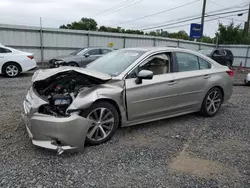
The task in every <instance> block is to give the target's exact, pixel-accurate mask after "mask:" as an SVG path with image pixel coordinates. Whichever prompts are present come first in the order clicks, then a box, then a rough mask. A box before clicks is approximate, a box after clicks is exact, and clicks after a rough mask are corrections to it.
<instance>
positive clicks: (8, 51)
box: [0, 48, 11, 53]
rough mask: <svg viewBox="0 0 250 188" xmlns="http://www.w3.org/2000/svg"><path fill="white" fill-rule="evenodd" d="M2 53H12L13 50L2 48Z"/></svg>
mask: <svg viewBox="0 0 250 188" xmlns="http://www.w3.org/2000/svg"><path fill="white" fill-rule="evenodd" d="M0 53H11V51H10V50H9V49H6V48H0Z"/></svg>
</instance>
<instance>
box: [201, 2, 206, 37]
mask: <svg viewBox="0 0 250 188" xmlns="http://www.w3.org/2000/svg"><path fill="white" fill-rule="evenodd" d="M206 4H207V0H203V6H202V17H201V26H202V36H203V30H204V20H205V13H206ZM202 36H201V37H202ZM201 40H202V38H201Z"/></svg>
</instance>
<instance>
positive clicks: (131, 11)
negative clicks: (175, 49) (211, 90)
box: [0, 0, 249, 36]
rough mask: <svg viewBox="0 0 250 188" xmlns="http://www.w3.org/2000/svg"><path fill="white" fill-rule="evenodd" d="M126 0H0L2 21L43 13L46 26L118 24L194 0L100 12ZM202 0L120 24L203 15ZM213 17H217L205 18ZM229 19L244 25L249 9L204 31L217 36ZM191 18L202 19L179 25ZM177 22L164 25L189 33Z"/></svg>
mask: <svg viewBox="0 0 250 188" xmlns="http://www.w3.org/2000/svg"><path fill="white" fill-rule="evenodd" d="M124 1H125V0H0V24H18V25H29V26H39V18H40V17H42V20H43V26H44V27H54V28H58V27H59V26H60V25H62V24H67V23H70V22H73V21H78V20H80V18H81V17H90V18H94V19H95V20H96V21H97V23H98V25H99V26H100V25H105V26H110V25H114V27H115V26H117V25H116V24H119V23H121V22H126V21H129V20H133V19H137V18H139V17H142V16H146V15H150V14H154V13H157V12H160V11H164V10H167V9H171V8H173V7H177V6H180V5H184V4H187V3H191V2H194V1H195V0H127V1H126V2H128V4H124V6H129V7H126V8H124V9H122V8H123V7H124V6H122V5H121V6H120V7H117V8H113V9H112V10H111V11H110V12H106V13H105V14H104V13H103V14H101V12H102V11H105V10H106V9H110V8H112V7H114V6H116V5H117V4H120V3H122V2H124ZM202 1H203V0H197V2H195V3H192V4H190V5H188V6H185V7H182V8H178V9H175V10H172V11H167V12H164V13H162V14H158V15H155V16H152V17H148V18H146V19H140V20H137V21H134V22H129V23H125V24H119V26H120V27H123V28H126V29H129V28H131V29H142V28H148V27H151V26H155V25H157V24H168V23H169V21H172V20H176V19H180V18H188V17H190V16H193V15H195V16H199V15H201V9H202ZM248 2H249V1H248V0H238V1H229V0H211V1H210V0H207V8H206V12H207V13H209V12H211V11H215V10H219V9H223V8H227V7H231V6H234V5H240V9H246V8H248V7H247V3H248ZM243 5H246V6H243ZM119 9H122V10H119ZM230 10H235V9H226V10H225V11H230ZM244 12H246V11H244ZM98 14H99V16H98ZM231 15H232V14H231ZM222 16H225V15H221V17H222ZM210 19H216V18H215V17H209V18H206V20H210ZM230 19H234V21H235V22H236V23H242V25H243V21H245V20H246V19H247V13H245V14H244V15H243V16H241V17H238V16H237V13H235V14H234V15H232V16H230V17H229V18H227V19H221V18H220V19H216V20H214V21H209V22H205V29H204V33H205V34H206V35H209V36H214V33H215V31H216V29H217V25H218V22H219V21H220V22H222V23H224V24H227V23H229V22H230ZM191 22H194V23H195V22H200V20H194V21H190V22H185V23H180V24H179V25H184V24H189V23H191ZM175 26H178V24H177V25H172V26H167V27H165V28H166V30H167V31H169V32H174V31H178V30H182V29H183V30H185V31H186V32H188V33H189V30H190V26H181V27H177V28H172V27H175ZM170 27H171V28H170ZM163 28H164V27H163Z"/></svg>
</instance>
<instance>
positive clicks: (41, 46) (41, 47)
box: [40, 17, 44, 68]
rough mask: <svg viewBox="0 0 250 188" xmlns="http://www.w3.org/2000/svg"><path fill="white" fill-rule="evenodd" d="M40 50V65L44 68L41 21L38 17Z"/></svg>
mask: <svg viewBox="0 0 250 188" xmlns="http://www.w3.org/2000/svg"><path fill="white" fill-rule="evenodd" d="M40 50H41V63H42V68H44V62H43V61H44V59H43V20H42V17H40Z"/></svg>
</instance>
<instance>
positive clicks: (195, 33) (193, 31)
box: [190, 23, 202, 39]
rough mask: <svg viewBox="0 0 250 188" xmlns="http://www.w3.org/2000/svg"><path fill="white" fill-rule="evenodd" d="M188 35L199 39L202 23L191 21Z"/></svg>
mask: <svg viewBox="0 0 250 188" xmlns="http://www.w3.org/2000/svg"><path fill="white" fill-rule="evenodd" d="M190 37H191V38H194V39H200V38H201V37H202V25H201V24H196V23H192V24H191V26H190Z"/></svg>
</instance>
